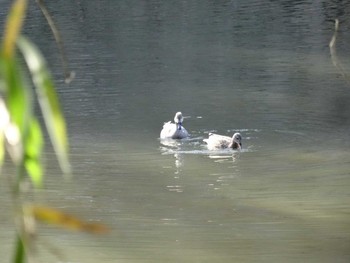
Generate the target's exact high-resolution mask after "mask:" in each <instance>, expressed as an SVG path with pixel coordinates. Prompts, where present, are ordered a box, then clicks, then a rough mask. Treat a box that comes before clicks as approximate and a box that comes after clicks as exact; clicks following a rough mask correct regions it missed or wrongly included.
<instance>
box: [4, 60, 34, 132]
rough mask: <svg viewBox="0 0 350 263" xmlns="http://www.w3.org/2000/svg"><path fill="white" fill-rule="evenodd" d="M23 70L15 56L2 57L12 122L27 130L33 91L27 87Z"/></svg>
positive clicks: (22, 130)
mask: <svg viewBox="0 0 350 263" xmlns="http://www.w3.org/2000/svg"><path fill="white" fill-rule="evenodd" d="M21 72H22V70H21V68H20V67H19V65H18V63H17V62H16V60H15V59H13V58H4V57H1V58H0V74H1V76H2V78H3V85H4V86H5V92H6V102H7V108H8V111H9V114H10V118H11V122H12V123H14V124H15V125H16V126H17V127H18V129H19V130H20V133H21V135H22V136H23V134H24V133H25V132H26V127H27V125H28V120H29V119H30V116H31V108H32V104H31V102H32V101H31V92H30V90H29V89H28V88H27V87H26V85H25V83H24V81H23V77H22V74H21Z"/></svg>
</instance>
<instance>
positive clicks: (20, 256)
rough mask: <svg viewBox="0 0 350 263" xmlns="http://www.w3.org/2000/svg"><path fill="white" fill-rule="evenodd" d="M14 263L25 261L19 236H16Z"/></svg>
mask: <svg viewBox="0 0 350 263" xmlns="http://www.w3.org/2000/svg"><path fill="white" fill-rule="evenodd" d="M13 262H14V263H24V262H25V250H24V245H23V241H22V239H21V237H20V236H17V243H16V250H15V256H14V260H13Z"/></svg>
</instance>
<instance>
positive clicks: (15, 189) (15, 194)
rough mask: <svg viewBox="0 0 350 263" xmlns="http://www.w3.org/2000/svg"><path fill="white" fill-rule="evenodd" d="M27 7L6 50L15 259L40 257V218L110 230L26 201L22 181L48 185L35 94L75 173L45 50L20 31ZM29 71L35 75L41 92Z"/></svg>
mask: <svg viewBox="0 0 350 263" xmlns="http://www.w3.org/2000/svg"><path fill="white" fill-rule="evenodd" d="M40 2H42V1H40ZM26 8H27V0H15V1H14V3H13V5H12V9H11V10H10V13H9V16H8V19H7V22H6V26H5V32H4V36H3V42H2V46H1V49H0V168H1V166H2V165H3V162H4V159H5V157H6V153H7V154H8V156H9V158H10V160H11V162H12V164H13V166H14V168H15V169H14V170H15V175H8V178H9V182H10V189H11V191H10V192H11V197H12V201H13V205H14V209H15V219H14V222H15V225H16V248H15V254H14V259H13V262H16V263H21V262H25V261H26V260H28V262H31V261H32V260H33V258H35V253H34V251H35V249H34V247H35V240H36V236H37V231H36V226H35V225H36V222H44V223H48V224H53V225H57V226H61V227H63V228H66V229H71V230H78V231H85V232H89V233H105V232H107V231H108V229H107V228H106V227H105V226H103V225H100V224H94V223H86V222H84V221H82V220H80V219H78V218H76V217H74V216H71V215H68V214H65V213H64V212H61V211H58V210H56V209H54V208H50V207H45V206H39V205H35V204H28V203H25V202H24V201H22V200H25V199H26V194H27V192H25V191H24V190H23V187H22V185H23V184H25V183H27V182H28V179H29V180H30V182H31V183H32V185H33V187H34V188H38V187H42V186H43V175H44V172H43V166H42V162H41V154H42V150H43V144H44V139H43V134H42V127H41V125H40V123H39V121H38V119H37V117H36V116H35V114H34V109H33V104H34V102H35V100H34V99H35V98H36V99H37V101H38V102H39V105H40V108H41V113H42V115H43V117H44V122H45V126H46V129H47V131H48V133H49V136H50V140H51V143H52V145H53V147H54V150H55V153H56V156H57V159H58V162H59V164H60V167H61V170H62V171H63V173H64V174H70V173H71V170H70V164H69V160H68V150H69V146H68V140H67V131H66V123H65V119H64V117H63V114H62V111H61V107H60V103H59V100H58V96H57V93H56V91H55V88H54V84H53V80H52V77H51V74H50V71H49V69H48V67H47V65H46V61H45V59H44V57H43V56H42V54H41V52H40V51H39V49H38V48H37V47H36V46H35V45H34V44H33V43H32V42H31V41H30V40H29V39H27V38H25V37H23V36H21V35H20V32H21V28H22V24H23V21H24V18H25V13H26ZM16 47H18V49H17V48H16ZM19 55H22V57H23V58H24V61H25V65H26V67H27V71H26V70H24V69H23V68H22V64H23V63H22V64H21V63H19V62H18V60H19V59H20V56H19ZM25 72H27V73H25ZM26 74H28V75H29V78H30V79H31V80H32V82H31V83H33V84H34V90H35V92H33V88H32V85H31V84H30V83H28V81H27V79H28V77H27V76H26ZM0 171H1V170H0ZM29 191H31V190H29Z"/></svg>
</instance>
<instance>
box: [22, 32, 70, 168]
mask: <svg viewBox="0 0 350 263" xmlns="http://www.w3.org/2000/svg"><path fill="white" fill-rule="evenodd" d="M17 44H18V47H19V49H20V50H21V52H22V54H23V56H24V59H25V61H26V63H27V65H28V68H29V71H30V73H31V75H32V79H33V83H34V85H35V87H36V92H37V95H38V100H39V104H40V107H41V111H42V113H43V116H44V120H45V124H46V127H47V130H48V132H49V135H50V139H51V142H52V144H53V146H54V149H55V152H56V155H57V158H58V161H59V164H60V167H61V169H62V171H63V172H64V173H66V174H69V173H70V165H69V161H68V140H67V131H66V123H65V120H64V117H63V115H62V112H61V107H60V104H59V101H58V96H57V93H56V91H55V88H54V84H53V81H52V77H51V74H50V72H49V70H48V68H47V66H46V61H45V59H44V57H43V56H42V54H41V53H40V51H39V50H38V49H37V48H36V46H35V45H34V44H33V43H31V42H30V41H29V40H28V39H26V38H24V37H20V38H19V39H18V42H17Z"/></svg>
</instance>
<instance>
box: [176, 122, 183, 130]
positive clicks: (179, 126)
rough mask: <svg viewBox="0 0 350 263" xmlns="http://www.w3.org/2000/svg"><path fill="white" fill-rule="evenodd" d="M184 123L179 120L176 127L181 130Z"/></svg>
mask: <svg viewBox="0 0 350 263" xmlns="http://www.w3.org/2000/svg"><path fill="white" fill-rule="evenodd" d="M181 124H182V123H181V122H178V123H176V129H177V130H179V131H180V130H181V128H182V125H181Z"/></svg>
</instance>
